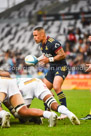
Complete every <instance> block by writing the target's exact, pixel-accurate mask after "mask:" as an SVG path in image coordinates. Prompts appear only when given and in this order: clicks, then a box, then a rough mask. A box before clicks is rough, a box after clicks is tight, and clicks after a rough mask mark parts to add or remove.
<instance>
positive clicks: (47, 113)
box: [43, 111, 51, 119]
mask: <svg viewBox="0 0 91 136" xmlns="http://www.w3.org/2000/svg"><path fill="white" fill-rule="evenodd" d="M50 116H51V112H50V111H44V112H43V117H44V118H48V119H49V117H50Z"/></svg>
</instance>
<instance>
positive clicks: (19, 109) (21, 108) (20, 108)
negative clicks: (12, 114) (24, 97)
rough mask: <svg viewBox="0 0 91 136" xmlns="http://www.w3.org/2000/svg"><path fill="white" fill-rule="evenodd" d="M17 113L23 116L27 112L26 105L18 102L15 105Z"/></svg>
mask: <svg viewBox="0 0 91 136" xmlns="http://www.w3.org/2000/svg"><path fill="white" fill-rule="evenodd" d="M15 110H16V111H17V113H18V114H19V115H21V116H25V115H26V114H27V107H26V106H25V105H24V104H20V105H18V106H16V107H15Z"/></svg>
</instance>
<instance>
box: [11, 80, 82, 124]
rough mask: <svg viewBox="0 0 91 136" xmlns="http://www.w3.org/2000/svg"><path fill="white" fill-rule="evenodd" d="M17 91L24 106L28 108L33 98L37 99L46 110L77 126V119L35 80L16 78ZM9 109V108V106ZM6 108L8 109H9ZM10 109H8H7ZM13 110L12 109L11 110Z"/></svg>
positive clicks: (39, 81) (42, 84)
mask: <svg viewBox="0 0 91 136" xmlns="http://www.w3.org/2000/svg"><path fill="white" fill-rule="evenodd" d="M16 82H17V84H18V87H19V90H20V91H21V94H22V96H23V98H24V101H25V104H26V105H27V106H28V107H29V106H30V105H31V101H32V99H33V98H35V97H36V98H38V99H40V100H43V102H45V103H46V105H47V106H48V108H50V109H52V110H54V111H56V112H59V113H63V114H65V115H67V117H68V118H69V119H70V121H71V123H72V124H73V125H79V124H80V121H79V120H78V118H77V117H76V116H75V115H74V114H73V113H72V112H71V111H69V110H68V109H67V108H66V107H65V106H63V105H59V104H58V103H57V101H56V100H55V98H54V97H53V96H52V94H51V92H50V90H49V89H48V88H47V87H46V85H45V84H44V83H43V82H42V81H41V80H40V79H37V78H16ZM9 107H11V106H9ZM9 107H8V108H9ZM9 109H10V108H9ZM13 110H14V109H13Z"/></svg>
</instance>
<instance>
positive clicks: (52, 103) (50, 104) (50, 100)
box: [45, 96, 57, 110]
mask: <svg viewBox="0 0 91 136" xmlns="http://www.w3.org/2000/svg"><path fill="white" fill-rule="evenodd" d="M45 103H46V105H47V106H48V108H51V109H53V110H56V105H55V104H56V103H57V101H56V100H55V98H54V97H53V96H51V97H49V98H48V99H47V100H46V101H45Z"/></svg>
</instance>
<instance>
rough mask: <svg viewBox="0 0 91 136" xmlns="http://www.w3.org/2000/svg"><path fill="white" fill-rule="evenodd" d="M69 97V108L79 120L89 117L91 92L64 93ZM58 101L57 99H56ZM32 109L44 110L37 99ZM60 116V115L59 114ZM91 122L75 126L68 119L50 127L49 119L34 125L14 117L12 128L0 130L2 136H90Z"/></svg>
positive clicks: (82, 122)
mask: <svg viewBox="0 0 91 136" xmlns="http://www.w3.org/2000/svg"><path fill="white" fill-rule="evenodd" d="M64 93H65V95H66V97H67V106H68V108H69V109H70V110H71V111H72V112H74V113H75V114H76V115H77V116H78V118H81V117H84V116H85V115H87V114H88V113H89V111H90V108H91V94H90V92H89V91H79V90H72V91H64ZM56 99H57V97H56ZM32 107H37V108H41V109H44V107H43V103H42V101H40V100H37V99H35V100H34V101H32ZM58 115H59V114H58ZM90 135H91V120H88V121H81V125H79V126H75V125H72V124H71V123H70V121H69V120H68V119H65V120H62V121H59V120H58V121H57V126H56V127H53V128H49V127H48V121H47V119H44V124H43V125H35V124H33V123H30V124H29V123H26V124H19V122H18V121H17V120H15V119H14V118H13V117H12V118H11V127H10V128H9V129H7V128H4V129H1V128H0V136H90Z"/></svg>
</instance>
